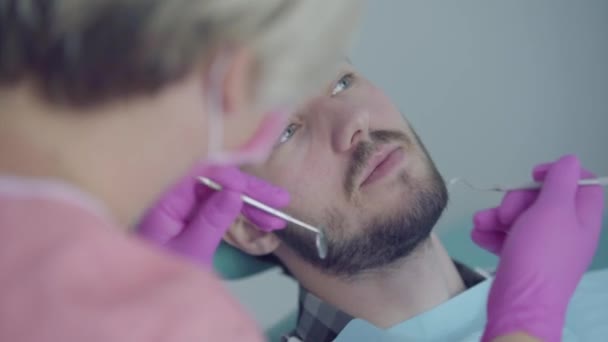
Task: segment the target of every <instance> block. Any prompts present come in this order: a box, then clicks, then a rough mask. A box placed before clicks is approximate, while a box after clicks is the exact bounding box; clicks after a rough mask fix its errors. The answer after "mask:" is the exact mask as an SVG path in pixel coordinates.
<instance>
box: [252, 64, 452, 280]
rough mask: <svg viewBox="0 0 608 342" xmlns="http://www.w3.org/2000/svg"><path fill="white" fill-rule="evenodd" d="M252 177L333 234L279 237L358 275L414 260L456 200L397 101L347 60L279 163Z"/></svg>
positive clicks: (277, 153)
mask: <svg viewBox="0 0 608 342" xmlns="http://www.w3.org/2000/svg"><path fill="white" fill-rule="evenodd" d="M247 171H249V172H251V173H252V174H255V175H257V176H259V177H261V178H265V179H268V180H270V181H271V182H272V183H275V184H277V185H280V186H282V187H284V188H285V189H287V190H288V191H289V193H290V194H291V203H290V206H289V208H288V210H287V212H289V213H290V214H292V215H294V216H295V217H297V218H299V219H301V220H304V221H306V222H308V223H311V224H313V225H315V226H318V227H321V228H323V229H324V231H325V233H326V235H327V238H328V242H329V244H328V245H329V253H328V256H327V258H326V259H324V260H321V259H319V258H318V256H317V253H316V249H315V245H314V236H312V235H311V234H308V233H307V232H305V231H302V230H301V229H299V228H297V227H296V228H294V227H288V228H287V229H285V230H283V231H280V232H278V235H279V237H280V238H281V240H282V241H283V242H284V243H285V244H286V245H287V246H288V247H290V248H291V249H293V250H294V251H295V252H296V253H298V255H299V256H300V257H302V258H303V259H305V260H306V261H308V262H309V263H311V264H313V265H315V266H317V267H319V268H320V269H322V270H323V271H324V272H327V273H330V274H335V275H339V276H352V275H355V274H358V273H360V272H362V271H366V270H370V269H375V268H378V267H383V266H386V265H389V264H391V263H392V262H394V261H397V260H399V259H401V258H403V257H405V256H407V255H408V254H409V253H410V252H411V251H412V250H413V249H414V248H415V247H416V246H418V245H419V244H420V242H422V241H424V240H426V238H427V237H428V236H429V234H430V231H431V229H432V227H433V226H434V225H435V223H436V222H437V220H438V218H439V216H440V215H441V212H442V211H443V209H444V208H445V205H446V202H447V191H446V188H445V184H444V182H443V180H442V179H441V177H440V176H439V174H438V172H437V170H436V168H435V166H434V165H433V163H432V161H431V159H430V157H429V156H428V154H427V153H426V151H425V149H424V147H423V146H422V144H421V143H420V142H419V140H418V138H417V136H416V134H415V133H414V131H413V130H412V129H411V127H410V126H409V125H408V123H407V122H406V121H405V119H404V118H403V116H402V115H401V113H399V111H398V110H397V108H395V106H394V105H393V104H392V103H391V101H390V100H389V99H388V98H387V97H386V96H385V95H384V94H383V93H382V92H381V91H380V90H379V89H378V88H376V87H375V86H374V85H372V84H371V83H370V82H369V81H368V80H366V79H364V78H363V77H362V76H360V75H358V74H357V73H356V72H355V71H354V69H353V67H352V66H351V65H350V64H347V63H344V65H343V66H342V67H341V70H340V73H339V75H338V76H337V77H336V79H335V80H334V81H333V82H332V83H331V84H330V85H328V87H327V88H326V89H324V90H323V93H321V94H319V95H318V96H317V97H315V98H313V99H311V100H310V101H308V102H307V103H305V104H304V105H303V106H302V107H301V108H299V110H298V111H297V112H296V113H295V114H294V116H293V117H292V119H291V121H290V123H289V125H288V126H287V127H286V129H285V131H284V132H283V134H282V136H281V138H280V140H279V142H278V143H277V146H276V147H275V149H274V151H273V152H272V155H271V157H270V159H269V160H268V161H267V162H266V163H265V164H264V165H261V166H255V167H252V168H248V169H247Z"/></svg>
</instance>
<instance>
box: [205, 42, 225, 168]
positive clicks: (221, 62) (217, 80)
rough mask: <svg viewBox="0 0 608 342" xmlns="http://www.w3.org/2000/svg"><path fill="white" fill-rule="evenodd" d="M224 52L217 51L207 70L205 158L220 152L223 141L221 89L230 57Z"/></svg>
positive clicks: (211, 157)
mask: <svg viewBox="0 0 608 342" xmlns="http://www.w3.org/2000/svg"><path fill="white" fill-rule="evenodd" d="M227 57H228V56H227V54H226V53H225V52H222V53H219V54H218V55H217V56H216V57H215V59H214V61H213V63H212V64H211V68H210V70H209V85H208V87H209V99H208V100H207V103H208V105H207V111H208V112H209V127H208V132H207V134H208V140H207V158H209V159H213V158H215V157H217V156H218V155H219V154H220V151H221V148H222V144H223V142H224V118H223V117H222V116H223V115H224V114H225V112H224V105H223V101H222V100H223V99H222V89H223V88H224V87H223V85H224V77H225V76H226V69H227V67H228V64H229V61H230V59H229V58H227Z"/></svg>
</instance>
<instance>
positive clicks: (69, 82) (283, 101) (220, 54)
mask: <svg viewBox="0 0 608 342" xmlns="http://www.w3.org/2000/svg"><path fill="white" fill-rule="evenodd" d="M358 12H359V4H358V1H352V0H333V1H323V0H312V1H295V2H294V1H287V0H268V1H261V2H260V1H250V0H231V1H226V0H204V1H203V0H197V1H191V0H172V1H165V0H130V1H124V0H101V1H72V0H46V1H35V0H0V303H2V305H0V340H1V341H22V342H28V341H31V342H33V341H63V342H70V341H79V342H80V341H129V342H132V341H172V342H173V341H260V340H261V337H260V334H259V331H258V329H257V328H256V327H255V325H254V323H253V321H252V320H251V319H249V318H247V317H246V315H244V313H243V311H242V309H241V308H240V306H239V305H238V304H237V303H236V301H235V300H233V299H232V298H231V297H230V295H229V294H228V292H227V291H226V290H225V289H224V288H223V286H222V284H221V282H220V281H219V280H218V279H217V277H215V276H214V275H213V273H212V272H210V271H209V270H206V269H205V268H204V267H202V268H201V267H196V266H193V265H192V264H189V263H187V262H184V259H182V258H178V257H175V256H173V255H171V254H169V253H166V252H165V251H163V250H161V249H159V248H155V247H154V246H153V245H151V244H149V243H146V242H144V241H142V239H141V238H139V237H136V236H133V235H132V234H131V233H130V229H131V227H135V226H137V225H139V227H140V229H141V230H142V231H143V232H147V233H146V234H148V233H150V232H152V233H154V234H156V235H154V234H152V233H150V234H152V235H154V236H152V235H150V234H148V235H146V236H149V237H150V238H151V239H153V240H154V239H156V240H155V241H158V239H162V240H163V243H165V242H168V241H169V240H170V241H174V242H171V243H169V245H171V246H173V247H175V249H176V250H179V251H183V250H184V248H186V250H188V251H191V252H192V253H198V252H197V251H199V250H204V251H207V254H206V255H196V256H195V257H197V258H199V259H200V260H204V259H205V258H208V257H209V253H211V252H210V250H211V249H212V248H213V247H212V245H213V244H215V241H211V240H204V239H203V240H201V241H206V242H204V243H205V244H207V245H203V246H202V247H201V246H185V245H184V244H188V243H191V242H187V243H186V242H184V241H192V240H196V239H192V238H191V237H196V236H198V235H199V234H203V233H205V231H212V232H213V234H215V235H217V234H219V231H221V230H222V229H225V228H226V225H227V224H228V223H229V221H231V220H232V219H234V218H235V217H236V215H238V213H239V212H240V211H241V208H242V204H241V203H240V200H239V199H238V198H239V195H238V194H239V193H241V192H247V193H250V192H252V193H254V194H255V195H259V197H260V198H261V199H267V200H268V201H269V202H270V203H271V204H275V205H277V206H281V205H284V204H286V202H287V200H288V198H287V195H286V194H285V193H284V192H283V191H281V190H279V189H275V188H274V187H272V186H270V185H267V184H264V183H261V182H259V181H257V180H252V179H250V178H248V177H247V176H244V175H242V174H240V173H238V172H237V171H236V170H235V169H230V168H228V169H225V168H220V169H218V168H213V169H212V168H209V167H208V166H206V165H207V164H208V163H209V162H213V163H214V164H218V163H220V164H223V165H232V164H236V163H242V162H252V161H256V160H260V159H261V158H263V157H265V155H266V154H267V153H268V151H269V150H270V148H271V146H272V144H273V143H274V139H275V138H276V137H277V136H278V134H279V129H280V128H282V127H281V126H282V122H283V120H284V111H285V110H286V109H287V110H289V108H291V107H292V106H294V105H295V104H297V102H298V101H299V99H300V98H301V97H303V96H306V95H307V94H308V93H309V92H311V91H314V90H315V89H316V88H318V87H319V86H320V85H321V84H322V83H323V82H324V81H325V80H324V77H325V75H328V74H331V68H333V67H334V62H337V61H338V60H339V58H340V57H341V56H343V55H344V53H345V49H346V46H347V44H348V41H349V36H350V34H351V31H352V30H353V26H354V22H355V21H356V18H357V16H358ZM312 23H314V24H312ZM201 174H205V175H208V176H210V177H214V178H215V179H216V180H217V181H219V182H221V183H223V184H224V185H225V186H226V187H227V188H228V189H229V191H223V192H220V193H217V194H210V193H204V191H199V189H197V188H196V187H195V186H194V185H193V183H192V180H193V177H194V176H197V175H201ZM184 177H186V178H184ZM179 179H186V180H185V181H179ZM188 182H190V183H189V184H188ZM184 184H185V185H184ZM180 192H181V193H182V194H187V195H186V196H178V197H177V198H176V197H172V195H174V194H176V193H178V194H179V193H180ZM163 193H166V195H165V196H164V197H163V199H162V200H160V201H158V202H157V201H156V199H157V198H158V197H159V196H161V194H163ZM193 199H194V200H193ZM180 201H181V202H180ZM184 201H185V202H184ZM154 203H159V204H158V207H156V209H160V210H161V211H163V212H164V213H170V214H175V213H177V214H178V216H179V215H181V217H180V218H179V219H180V220H182V221H181V222H182V223H187V224H189V225H190V226H189V227H183V226H182V227H181V228H199V229H186V230H183V229H181V228H180V229H179V230H180V232H182V230H183V232H182V233H183V234H190V237H189V238H187V239H184V238H183V235H182V236H181V237H179V236H175V234H176V233H178V232H177V230H178V226H177V225H175V224H173V225H171V224H170V225H168V226H165V227H170V228H171V229H176V230H174V231H171V232H167V231H162V232H159V230H158V229H157V227H159V225H164V224H163V222H162V220H163V219H166V218H167V217H169V216H164V215H162V214H158V213H159V211H155V210H154V209H152V210H150V211H149V212H148V214H147V215H144V212H145V211H146V209H147V208H149V207H150V206H153V205H154ZM184 203H185V204H184ZM201 208H202V210H199V209H201ZM191 209H196V210H194V211H193V210H191ZM194 212H198V214H195V213H194ZM155 213H156V214H155ZM246 214H247V215H248V217H250V218H252V219H257V220H259V222H262V223H263V226H265V227H268V229H276V228H280V226H281V224H282V223H281V222H277V221H276V220H274V219H272V218H269V217H266V216H264V215H262V214H261V213H259V212H249V213H246ZM192 215H195V216H192ZM170 217H171V218H175V216H170ZM193 226H196V227H193ZM155 227H156V228H155ZM201 229H202V230H201ZM214 229H215V230H217V232H214V231H213V230H214ZM212 240H213V239H212ZM202 262H204V261H202Z"/></svg>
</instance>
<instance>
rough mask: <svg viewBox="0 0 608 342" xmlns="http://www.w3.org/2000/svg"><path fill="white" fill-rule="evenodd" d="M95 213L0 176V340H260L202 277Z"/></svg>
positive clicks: (58, 187)
mask: <svg viewBox="0 0 608 342" xmlns="http://www.w3.org/2000/svg"><path fill="white" fill-rule="evenodd" d="M102 208H103V207H102V206H100V205H98V204H96V203H95V201H93V200H92V199H91V198H90V197H87V196H86V195H84V194H82V193H80V192H79V191H77V190H75V189H73V188H70V187H69V186H66V185H63V184H60V183H57V182H49V181H41V180H26V179H22V178H15V177H6V176H5V177H3V176H0V341H15V342H40V341H61V342H72V341H73V342H76V341H78V342H85V341H86V342H95V341H104V342H106V341H111V342H122V341H124V342H127V341H128V342H136V341H145V342H156V341H159V342H160V341H171V342H179V341H193V342H194V341H197V342H198V341H213V342H215V341H230V342H233V341H247V342H249V341H252V342H254V341H262V338H261V335H260V333H259V330H258V329H257V327H256V325H255V323H254V322H253V321H252V320H251V319H250V318H248V316H247V315H246V314H245V312H244V310H243V309H242V307H241V306H240V305H239V304H238V303H237V302H236V301H235V300H234V299H233V298H232V296H230V294H229V293H228V291H227V289H226V288H225V287H224V286H223V284H222V282H221V281H220V280H219V279H218V277H216V276H215V275H214V274H213V273H212V272H211V271H210V270H209V271H204V270H201V269H200V268H196V267H195V266H192V265H189V264H187V263H185V262H183V261H181V260H179V259H178V258H177V257H174V256H171V255H170V254H168V253H164V252H163V251H161V250H160V249H156V248H154V247H153V246H150V245H148V244H146V243H145V242H143V241H140V240H139V239H137V237H134V236H129V235H128V234H127V233H125V232H124V231H121V230H120V229H118V228H117V226H116V225H115V224H113V223H112V221H111V220H110V219H109V216H107V215H105V214H104V212H103V209H102Z"/></svg>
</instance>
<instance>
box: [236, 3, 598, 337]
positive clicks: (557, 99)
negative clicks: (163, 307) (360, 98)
mask: <svg viewBox="0 0 608 342" xmlns="http://www.w3.org/2000/svg"><path fill="white" fill-rule="evenodd" d="M362 24H363V25H362V27H361V29H360V32H359V37H358V40H357V42H356V44H355V47H354V49H353V52H352V54H351V59H352V61H353V63H354V64H355V66H356V67H357V69H359V71H361V72H362V73H363V74H364V75H365V76H366V77H367V78H369V79H371V80H372V82H374V83H375V84H376V85H378V86H380V87H381V88H383V89H384V90H385V92H386V93H387V94H388V95H389V96H390V97H391V98H392V99H393V101H394V102H395V103H396V104H397V105H398V106H399V108H400V109H401V110H402V111H403V113H404V115H405V116H406V117H407V119H408V120H409V121H410V122H411V123H412V124H413V126H414V127H415V129H416V130H417V132H418V133H419V135H420V136H421V139H422V141H423V142H424V143H425V145H426V146H427V148H428V149H429V151H430V153H431V155H432V157H433V159H434V161H435V163H436V164H437V166H438V168H439V170H440V171H441V173H442V174H443V175H444V177H445V178H446V179H450V178H453V177H457V176H458V177H465V178H467V179H469V180H471V181H474V182H475V183H477V184H479V185H493V184H496V183H507V184H509V183H513V182H521V181H526V180H528V179H529V177H530V170H531V168H532V167H533V166H534V165H535V164H537V163H539V162H543V161H550V160H553V159H555V158H557V157H559V156H560V155H562V154H565V153H576V154H577V155H579V156H580V158H581V159H582V161H583V163H584V164H585V165H586V166H587V167H588V168H590V169H591V170H593V171H595V172H596V173H598V174H601V175H608V151H607V150H608V132H607V130H608V1H605V0H578V1H566V0H534V1H530V0H510V1H483V0H475V1H473V0H460V1H434V0H417V1H405V0H373V1H368V4H367V9H366V12H365V15H364V20H363V23H362ZM450 193H451V203H450V205H449V209H448V211H447V212H446V214H445V215H444V217H443V218H442V220H441V221H440V223H439V225H438V226H437V231H438V232H439V233H440V236H441V237H442V240H443V241H444V242H445V243H446V245H447V247H448V250H449V251H450V252H451V254H452V255H453V256H454V257H456V258H457V259H460V260H462V261H465V262H466V263H468V264H469V265H472V266H481V267H491V266H493V265H494V263H495V259H494V258H493V257H491V256H490V255H488V254H486V253H484V252H482V251H481V250H478V249H477V248H475V247H474V246H473V244H472V243H471V242H470V241H469V238H468V236H469V230H470V228H471V220H472V218H471V217H472V214H473V212H474V211H476V210H478V209H481V208H485V207H489V206H495V205H496V204H497V203H498V201H499V200H500V198H501V197H500V195H497V194H490V193H479V192H473V191H471V190H468V189H467V188H466V187H464V186H454V187H452V188H450ZM606 235H607V234H604V235H603V241H602V247H601V249H600V252H599V254H598V257H597V258H596V262H595V263H594V267H595V268H598V267H606V266H608V236H606ZM229 287H230V288H231V289H232V290H233V291H234V293H235V294H236V295H237V296H238V298H239V299H240V300H241V301H242V302H243V303H245V305H246V306H247V307H248V308H249V309H250V311H251V312H252V313H253V314H254V315H255V317H256V318H257V319H258V321H259V322H260V324H261V325H262V326H263V327H265V328H268V327H271V326H272V325H273V324H275V323H276V322H277V321H279V320H280V319H281V318H283V317H285V315H287V314H288V313H293V311H294V310H295V309H296V302H297V285H296V284H295V283H294V282H293V281H292V280H291V279H289V278H287V277H285V276H282V275H281V274H280V273H279V272H278V270H276V269H275V270H269V271H266V272H264V273H261V274H258V275H255V276H252V277H248V278H247V279H244V280H237V281H230V282H229Z"/></svg>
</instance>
